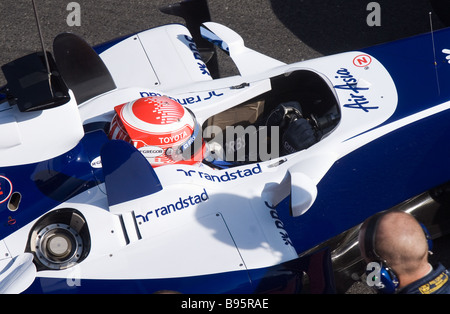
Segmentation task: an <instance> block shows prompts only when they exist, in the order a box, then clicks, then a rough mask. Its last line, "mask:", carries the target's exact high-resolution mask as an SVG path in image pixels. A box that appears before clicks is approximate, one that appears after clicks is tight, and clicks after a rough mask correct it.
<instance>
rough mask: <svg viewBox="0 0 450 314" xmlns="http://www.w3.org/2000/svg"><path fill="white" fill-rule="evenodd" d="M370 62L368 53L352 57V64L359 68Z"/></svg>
mask: <svg viewBox="0 0 450 314" xmlns="http://www.w3.org/2000/svg"><path fill="white" fill-rule="evenodd" d="M370 63H372V58H371V57H370V56H368V55H359V56H356V57H355V58H354V59H353V65H354V66H355V67H359V68H364V67H366V66H368V65H369V64H370Z"/></svg>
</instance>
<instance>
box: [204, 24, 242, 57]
mask: <svg viewBox="0 0 450 314" xmlns="http://www.w3.org/2000/svg"><path fill="white" fill-rule="evenodd" d="M200 34H201V35H202V37H203V38H204V39H206V40H207V41H209V42H210V43H212V44H214V45H215V46H217V47H219V48H220V49H221V50H223V51H225V52H226V53H227V54H229V55H231V54H232V53H233V52H235V51H236V50H239V49H243V48H245V46H244V40H243V39H242V37H241V36H240V35H239V34H238V33H236V32H235V31H233V30H232V29H230V28H228V27H226V26H224V25H221V24H217V23H213V22H207V23H204V24H203V25H202V26H201V27H200Z"/></svg>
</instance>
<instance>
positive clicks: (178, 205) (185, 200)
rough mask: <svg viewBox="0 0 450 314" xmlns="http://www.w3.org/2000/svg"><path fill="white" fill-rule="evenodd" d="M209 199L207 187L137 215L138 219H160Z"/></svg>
mask: <svg viewBox="0 0 450 314" xmlns="http://www.w3.org/2000/svg"><path fill="white" fill-rule="evenodd" d="M208 199H209V196H208V193H207V192H206V189H203V192H202V193H200V194H197V195H189V196H187V197H178V199H177V201H175V202H173V203H170V204H167V205H165V206H161V207H159V208H155V209H152V210H150V211H148V212H147V213H146V214H145V215H136V220H137V221H138V223H143V222H148V221H150V220H154V219H159V218H161V217H164V216H167V215H170V214H174V213H176V212H179V211H181V210H185V209H187V208H191V207H192V206H195V205H198V204H200V203H202V202H206V201H207V200H208Z"/></svg>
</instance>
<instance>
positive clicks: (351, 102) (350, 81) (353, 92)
mask: <svg viewBox="0 0 450 314" xmlns="http://www.w3.org/2000/svg"><path fill="white" fill-rule="evenodd" d="M336 74H337V75H336V76H335V78H337V79H340V80H342V83H343V84H339V85H335V86H334V88H336V89H342V90H345V91H348V92H349V94H348V99H347V103H346V104H344V107H345V108H351V109H360V110H363V111H364V112H369V110H372V109H378V108H379V107H378V106H371V105H370V102H369V100H368V99H367V98H366V97H365V96H364V95H363V94H362V92H363V91H367V90H369V88H368V87H358V80H357V79H356V78H355V77H354V76H353V75H352V74H351V73H350V71H349V70H347V69H345V68H340V69H339V70H337V71H336Z"/></svg>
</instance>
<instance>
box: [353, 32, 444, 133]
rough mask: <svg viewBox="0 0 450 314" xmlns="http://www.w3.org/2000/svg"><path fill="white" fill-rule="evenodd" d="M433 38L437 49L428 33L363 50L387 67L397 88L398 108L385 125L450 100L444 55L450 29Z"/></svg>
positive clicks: (435, 33) (436, 34)
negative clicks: (443, 50) (443, 51)
mask: <svg viewBox="0 0 450 314" xmlns="http://www.w3.org/2000/svg"><path fill="white" fill-rule="evenodd" d="M433 36H434V43H435V47H433V42H432V37H431V34H430V33H427V34H422V35H418V36H415V37H411V38H406V39H402V40H398V41H395V42H392V43H386V44H381V45H377V46H373V47H370V48H367V49H363V50H362V51H364V52H366V53H368V54H370V55H372V56H374V57H375V58H376V59H377V60H378V61H380V62H381V63H382V64H383V66H384V67H385V68H386V69H387V71H388V72H389V74H390V75H391V77H392V79H393V80H394V83H395V86H396V89H397V93H398V106H397V109H396V111H395V112H394V114H393V115H392V116H391V117H390V118H389V119H388V120H387V121H385V123H384V124H388V123H390V122H392V121H395V120H398V119H401V118H404V117H406V116H409V115H411V114H414V113H417V112H420V111H422V110H425V109H428V108H430V107H433V106H436V105H438V104H440V103H443V102H445V101H448V100H450V86H449V84H448V82H449V81H450V64H448V62H447V60H446V59H445V57H446V55H445V54H444V53H442V49H444V48H450V28H449V29H443V30H439V31H436V32H434V33H433ZM433 49H434V50H435V52H436V53H435V54H434V51H433ZM435 55H436V65H435V63H434V60H435V59H434V56H435ZM438 83H439V84H438ZM381 105H382V104H380V106H381Z"/></svg>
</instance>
